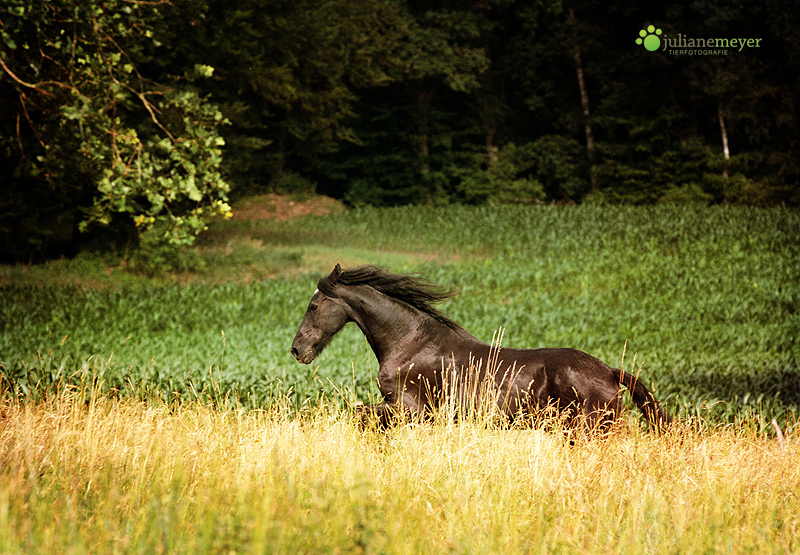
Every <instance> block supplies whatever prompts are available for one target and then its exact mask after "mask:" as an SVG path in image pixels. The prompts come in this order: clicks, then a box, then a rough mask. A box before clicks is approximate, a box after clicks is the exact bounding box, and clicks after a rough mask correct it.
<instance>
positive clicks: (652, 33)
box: [636, 25, 661, 52]
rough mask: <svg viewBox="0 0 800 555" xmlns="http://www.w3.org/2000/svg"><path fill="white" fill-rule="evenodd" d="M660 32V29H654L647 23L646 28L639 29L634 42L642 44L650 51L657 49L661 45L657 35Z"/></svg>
mask: <svg viewBox="0 0 800 555" xmlns="http://www.w3.org/2000/svg"><path fill="white" fill-rule="evenodd" d="M660 34H661V29H656V28H655V26H653V25H649V26H648V27H647V30H644V29H642V30H641V31H639V38H638V39H636V44H644V47H645V48H647V49H648V50H649V51H650V52H654V51H656V50H658V47H659V46H661V39H660V38H658V35H660Z"/></svg>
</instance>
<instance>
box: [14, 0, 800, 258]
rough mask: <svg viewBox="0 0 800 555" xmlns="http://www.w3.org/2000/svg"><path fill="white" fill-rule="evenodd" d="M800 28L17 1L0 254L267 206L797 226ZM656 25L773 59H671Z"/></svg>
mask: <svg viewBox="0 0 800 555" xmlns="http://www.w3.org/2000/svg"><path fill="white" fill-rule="evenodd" d="M799 23H800V21H798V16H797V10H796V9H793V7H792V2H789V1H788V0H767V1H762V0H758V1H756V0H741V1H738V2H731V1H730V0H726V1H723V0H694V1H691V2H687V3H683V5H681V6H677V5H673V6H669V7H656V6H651V7H649V8H638V7H631V4H630V3H629V2H622V1H620V0H611V1H609V2H602V3H600V2H589V1H585V0H584V1H581V0H571V1H564V2H562V1H556V0H534V1H521V0H519V1H518V0H474V1H444V0H433V1H424V2H422V1H416V0H336V1H333V0H330V1H326V0H171V1H167V0H155V1H152V0H151V1H144V0H141V1H139V0H107V1H105V2H101V1H99V0H89V1H82V2H78V1H77V0H74V1H69V0H65V1H62V2H58V3H55V2H43V1H40V0H39V1H37V0H34V1H33V2H31V1H30V0H2V4H0V38H1V39H2V41H0V59H1V60H2V61H3V64H2V68H0V75H1V76H2V77H1V78H0V118H2V119H0V130H1V131H2V134H1V135H0V147H1V149H0V180H2V182H3V189H4V195H3V199H2V200H0V210H2V212H0V231H1V232H2V233H3V234H4V236H5V237H6V239H5V240H4V244H3V248H4V250H6V251H7V252H15V251H16V252H29V251H32V250H36V249H40V248H44V246H46V245H47V243H48V241H52V238H53V235H54V234H55V235H58V231H57V228H58V225H55V224H54V222H61V223H60V224H59V225H61V226H62V227H69V226H75V225H78V224H81V225H82V226H83V227H84V228H92V227H93V226H94V227H97V226H98V225H99V226H111V227H112V228H113V227H114V226H120V228H121V229H122V228H131V227H135V228H136V229H137V230H138V234H139V236H140V237H141V238H142V240H149V241H154V242H159V241H160V242H164V241H166V242H171V243H173V244H180V243H189V242H191V238H192V237H193V235H194V234H195V233H196V232H197V231H199V230H200V229H202V227H203V226H204V224H205V222H206V221H207V219H208V218H209V217H211V216H212V215H214V214H222V215H226V214H228V213H229V206H228V204H227V202H228V200H229V199H228V197H229V196H234V197H235V196H242V195H247V194H252V193H258V192H268V191H278V192H292V191H303V190H317V191H319V192H323V193H327V194H331V195H334V196H337V197H340V198H343V199H345V200H346V201H347V202H349V203H351V204H353V205H359V204H378V205H393V204H408V203H445V202H466V203H482V202H584V201H592V202H626V203H654V202H706V203H713V202H716V203H723V202H727V203H747V204H770V203H789V204H797V203H798V201H800V187H798V178H799V177H800V162H798V160H797V158H798V157H797V153H798V152H800V137H799V135H798V100H799V99H800V95H798V92H800V87H798V75H800V47H799V46H798V42H797V40H796V38H795V35H796V29H798V28H800V27H799V26H798V24H799ZM649 25H653V26H654V27H657V28H658V29H660V30H661V31H662V33H663V34H662V35H661V37H662V38H661V41H662V44H664V43H666V39H667V37H670V38H671V39H675V38H677V37H684V38H686V37H721V38H737V39H738V38H743V39H747V38H752V39H761V40H760V41H759V43H758V47H752V46H748V47H742V48H741V49H737V48H735V47H734V48H728V49H727V54H726V55H720V54H708V53H697V52H695V53H693V54H681V55H671V54H670V52H668V51H665V50H663V49H659V50H656V51H652V52H651V51H649V50H647V49H646V48H644V47H642V46H640V45H637V44H636V42H635V40H636V39H637V38H638V37H639V33H640V31H641V30H643V29H647V28H648V26H649ZM750 44H753V43H750ZM701 52H702V51H701ZM19 245H22V247H20V246H19Z"/></svg>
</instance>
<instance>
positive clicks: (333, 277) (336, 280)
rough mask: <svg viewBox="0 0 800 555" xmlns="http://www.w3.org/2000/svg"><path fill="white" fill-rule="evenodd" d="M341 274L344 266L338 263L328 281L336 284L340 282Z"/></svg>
mask: <svg viewBox="0 0 800 555" xmlns="http://www.w3.org/2000/svg"><path fill="white" fill-rule="evenodd" d="M341 274H342V267H341V266H339V264H338V263H337V264H336V266H334V268H333V271H332V272H331V275H329V276H328V281H330V282H331V285H336V284H337V283H339V276H340V275H341Z"/></svg>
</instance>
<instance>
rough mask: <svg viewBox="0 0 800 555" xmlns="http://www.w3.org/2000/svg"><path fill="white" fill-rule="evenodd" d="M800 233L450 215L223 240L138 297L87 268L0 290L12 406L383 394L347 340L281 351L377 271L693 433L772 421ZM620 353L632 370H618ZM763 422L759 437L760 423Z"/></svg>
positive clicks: (791, 225)
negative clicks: (590, 366) (445, 290)
mask: <svg viewBox="0 0 800 555" xmlns="http://www.w3.org/2000/svg"><path fill="white" fill-rule="evenodd" d="M798 238H800V215H798V212H797V211H793V210H789V209H783V208H767V209H757V208H741V207H711V208H705V207H682V206H665V207H609V206H581V207H544V206H542V207H539V206H530V207H526V206H485V207H468V206H449V207H408V208H394V209H364V210H355V211H349V212H342V213H338V214H331V215H328V216H321V217H308V218H300V219H294V220H289V221H285V222H278V221H276V220H274V219H260V220H249V221H242V220H237V219H234V220H233V221H226V222H219V223H217V224H215V225H214V226H213V227H212V229H211V230H210V231H209V232H208V233H207V234H206V235H205V236H204V237H203V238H201V253H202V256H203V259H204V265H203V267H202V269H200V270H198V271H196V272H194V273H192V274H182V275H181V276H162V277H161V278H159V279H156V280H147V279H143V278H140V277H136V276H135V275H131V274H129V273H127V272H125V271H124V270H123V269H121V268H119V267H116V268H111V267H106V266H105V265H104V264H103V263H102V261H101V260H99V259H96V258H92V257H86V256H83V257H78V259H76V260H71V261H66V260H62V261H55V262H51V263H49V264H48V265H44V266H40V267H32V268H29V269H27V270H25V269H21V268H19V267H16V268H15V267H5V268H3V269H2V273H0V279H2V286H1V288H0V295H2V307H0V326H1V328H0V329H2V337H1V338H0V365H2V373H3V376H4V380H5V383H6V384H8V385H7V386H6V387H10V388H11V389H13V390H14V391H15V392H17V393H20V394H30V395H36V394H37V391H42V390H43V388H45V389H46V388H47V387H49V386H51V385H54V384H57V383H64V382H66V381H72V382H79V381H80V380H81V379H87V377H91V378H95V379H96V378H100V379H101V380H102V381H103V383H104V385H105V387H106V388H108V389H112V388H115V389H118V390H120V391H123V392H124V391H126V390H130V391H133V390H142V388H145V389H146V390H149V391H159V392H161V393H163V394H165V395H173V396H183V397H187V396H189V397H191V396H192V395H196V394H197V393H199V392H200V391H202V389H203V388H206V389H209V388H212V389H214V390H215V391H216V392H217V394H218V395H221V396H222V397H223V398H224V397H227V398H228V399H229V400H233V399H236V400H237V402H239V403H242V404H244V405H245V406H253V407H263V406H265V405H267V404H269V403H270V402H271V400H273V399H275V398H276V397H277V398H285V397H287V396H288V397H289V398H290V399H291V401H292V404H293V406H295V407H301V406H303V405H307V404H309V403H311V404H313V403H314V400H315V399H317V398H319V397H320V396H321V395H324V396H331V395H335V396H338V397H342V398H346V399H348V400H351V401H367V400H369V399H370V398H374V397H375V396H376V395H377V388H376V386H375V376H376V372H377V364H376V361H375V359H374V357H373V355H372V353H371V351H370V350H369V347H368V345H367V343H366V341H365V340H364V338H363V336H362V335H361V333H360V332H359V330H358V329H357V328H356V327H355V326H352V325H351V326H348V327H346V328H345V330H344V331H343V332H342V333H341V334H340V336H338V337H337V338H335V339H334V341H333V343H332V344H331V346H330V347H329V348H328V350H326V352H325V353H323V355H322V356H321V357H320V358H318V359H317V361H315V363H314V365H313V366H312V367H306V366H301V365H299V364H297V363H296V362H295V361H294V359H293V358H292V357H291V356H290V355H289V354H288V347H289V345H290V343H291V339H292V337H293V335H294V333H295V331H296V328H297V325H298V323H299V321H300V318H301V317H302V314H303V312H304V310H305V307H306V304H307V302H308V299H309V298H310V296H311V293H312V292H313V290H314V288H315V284H316V280H317V279H318V278H319V277H320V276H321V275H323V274H324V273H327V272H328V271H329V270H330V269H331V268H332V266H333V265H334V263H336V262H341V263H342V264H343V265H345V266H348V265H355V264H361V263H375V264H378V265H380V266H383V267H385V268H387V269H389V270H391V271H395V272H408V271H411V272H417V273H419V274H420V275H422V276H424V277H427V278H429V279H431V280H433V281H437V282H440V283H442V284H446V285H449V286H454V287H457V288H459V289H460V290H461V293H460V295H458V296H457V297H455V298H454V299H452V300H451V301H448V302H447V303H446V304H445V305H443V307H442V308H443V310H444V311H445V312H446V313H447V314H449V315H450V316H452V317H453V318H454V319H455V320H456V321H458V322H459V323H461V324H462V325H463V326H464V327H466V328H467V330H469V331H470V332H471V333H472V334H473V335H475V336H476V337H478V338H481V339H483V340H485V341H489V340H490V339H491V337H492V334H493V333H494V332H496V331H497V330H498V329H500V328H503V329H504V330H505V339H504V346H506V347H543V346H569V347H576V348H579V349H582V350H585V351H587V352H589V353H592V354H594V355H596V356H598V357H600V358H602V359H603V360H605V361H606V362H608V363H609V364H611V365H619V364H621V363H624V364H627V366H626V367H627V368H628V369H630V368H631V367H635V370H636V371H637V372H640V373H641V376H642V377H643V379H644V380H645V381H646V382H648V383H651V384H653V386H654V388H655V391H656V392H657V393H658V396H659V397H661V398H662V399H663V400H664V402H665V403H666V404H667V405H668V406H669V407H670V409H671V410H672V411H676V412H678V413H680V414H682V415H685V416H689V415H696V414H702V415H703V416H704V417H709V418H712V419H715V420H722V421H733V420H735V419H736V418H738V417H741V416H745V415H752V414H758V415H760V418H762V420H763V419H766V420H764V421H763V422H767V423H768V422H769V420H770V419H771V418H773V417H775V418H778V419H779V420H780V421H783V420H785V419H786V416H787V413H794V414H796V413H797V409H798V406H800V367H799V366H798V365H799V364H800V362H799V361H800V343H799V341H800V339H798V332H799V330H800V316H799V315H798V312H797V309H798V300H799V299H800V239H798ZM623 353H624V354H625V361H623V360H622V357H623ZM763 422H762V424H763Z"/></svg>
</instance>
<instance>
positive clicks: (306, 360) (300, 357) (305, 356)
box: [289, 345, 317, 364]
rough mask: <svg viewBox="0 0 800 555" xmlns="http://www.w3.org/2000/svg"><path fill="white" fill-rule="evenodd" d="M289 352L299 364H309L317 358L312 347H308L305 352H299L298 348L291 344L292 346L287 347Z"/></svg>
mask: <svg viewBox="0 0 800 555" xmlns="http://www.w3.org/2000/svg"><path fill="white" fill-rule="evenodd" d="M289 352H290V353H292V356H293V357H294V358H296V359H297V362H299V363H300V364H311V361H313V360H314V359H315V358H317V357H316V355H315V354H314V350H313V349H308V350H306V352H304V353H302V354H301V353H300V349H298V348H297V347H295V346H294V345H293V346H292V348H291V349H289Z"/></svg>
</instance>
